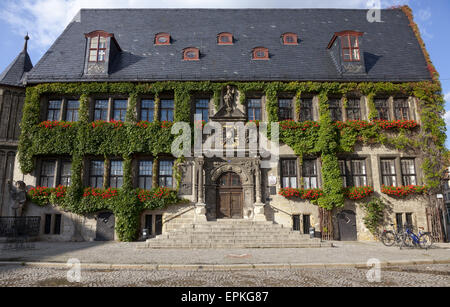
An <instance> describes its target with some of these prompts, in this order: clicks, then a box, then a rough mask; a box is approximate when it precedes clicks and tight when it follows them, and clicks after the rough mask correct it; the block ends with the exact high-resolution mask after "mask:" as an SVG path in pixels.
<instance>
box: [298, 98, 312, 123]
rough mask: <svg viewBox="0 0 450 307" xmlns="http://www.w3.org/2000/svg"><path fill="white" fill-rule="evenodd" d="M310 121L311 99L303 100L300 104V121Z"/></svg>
mask: <svg viewBox="0 0 450 307" xmlns="http://www.w3.org/2000/svg"><path fill="white" fill-rule="evenodd" d="M308 120H310V121H312V120H314V119H313V100H312V98H305V99H302V100H301V103H300V121H302V122H304V121H308Z"/></svg>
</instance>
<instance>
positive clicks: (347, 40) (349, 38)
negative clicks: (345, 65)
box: [340, 33, 361, 62]
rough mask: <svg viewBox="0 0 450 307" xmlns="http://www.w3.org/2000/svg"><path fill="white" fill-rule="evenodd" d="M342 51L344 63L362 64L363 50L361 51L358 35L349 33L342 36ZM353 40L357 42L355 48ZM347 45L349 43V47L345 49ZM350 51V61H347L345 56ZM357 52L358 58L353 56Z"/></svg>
mask: <svg viewBox="0 0 450 307" xmlns="http://www.w3.org/2000/svg"><path fill="white" fill-rule="evenodd" d="M340 37H341V49H342V60H343V61H344V62H360V61H361V50H360V47H359V46H360V44H359V39H358V37H359V36H358V35H354V34H351V33H347V34H344V35H341V36H340ZM352 39H354V40H355V42H356V47H354V46H353V45H352ZM345 43H348V45H347V46H348V47H344V46H346V45H345ZM346 50H348V52H349V57H350V58H349V59H346V55H345V51H346ZM355 51H357V56H355V54H353V52H355Z"/></svg>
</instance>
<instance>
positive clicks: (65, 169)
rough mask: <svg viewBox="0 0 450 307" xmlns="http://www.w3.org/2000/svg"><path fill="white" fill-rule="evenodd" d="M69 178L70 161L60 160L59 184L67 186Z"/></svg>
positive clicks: (70, 171)
mask: <svg viewBox="0 0 450 307" xmlns="http://www.w3.org/2000/svg"><path fill="white" fill-rule="evenodd" d="M71 178H72V162H70V161H62V162H61V168H60V176H59V184H60V185H63V186H65V187H68V186H70V180H71Z"/></svg>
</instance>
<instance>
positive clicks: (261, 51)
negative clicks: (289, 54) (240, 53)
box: [252, 47, 269, 60]
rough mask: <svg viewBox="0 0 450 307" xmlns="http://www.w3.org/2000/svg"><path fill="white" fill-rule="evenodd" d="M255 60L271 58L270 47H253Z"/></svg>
mask: <svg viewBox="0 0 450 307" xmlns="http://www.w3.org/2000/svg"><path fill="white" fill-rule="evenodd" d="M252 54H253V60H268V59H269V49H267V48H262V47H259V48H255V49H253V52H252Z"/></svg>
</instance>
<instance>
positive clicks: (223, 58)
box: [27, 9, 431, 83]
mask: <svg viewBox="0 0 450 307" xmlns="http://www.w3.org/2000/svg"><path fill="white" fill-rule="evenodd" d="M366 16H367V10H348V9H83V10H81V11H80V12H79V13H78V15H77V16H76V17H75V19H74V20H73V21H72V22H71V23H70V24H69V25H68V27H67V28H66V29H65V31H64V32H63V34H62V35H61V36H60V37H59V38H58V39H57V40H56V42H55V43H54V45H53V46H52V47H51V48H50V49H49V50H48V52H47V53H46V54H45V55H44V56H43V58H42V59H41V60H40V62H39V63H38V64H37V65H36V66H35V67H34V69H33V70H32V71H31V72H30V73H29V74H28V76H27V80H28V82H29V83H39V82H64V81H67V82H69V81H70V82H72V81H89V80H93V81H161V80H191V81H195V80H212V81H220V80H227V81H231V80H236V81H238V80H241V81H252V80H258V81H265V80H281V81H291V80H299V81H419V80H431V76H430V73H429V71H428V69H427V63H426V60H425V58H424V55H423V52H422V51H421V49H420V46H419V43H418V41H417V39H416V37H415V35H414V33H413V31H412V29H411V28H410V26H409V20H408V18H407V16H406V15H405V14H404V13H403V12H402V11H401V10H400V9H389V10H382V12H381V19H382V21H383V22H381V23H377V22H374V23H369V22H368V21H367V18H366ZM94 30H104V31H107V32H109V33H113V34H114V35H115V38H116V39H117V42H118V43H119V45H120V47H121V48H122V50H123V52H122V53H121V54H120V55H119V56H117V57H116V59H115V60H114V62H113V63H111V68H110V73H109V75H107V76H104V77H95V78H93V77H92V76H90V77H89V76H85V75H83V71H84V61H85V48H86V38H85V36H84V34H85V33H89V32H92V31H94ZM343 30H354V31H360V32H364V36H363V37H362V48H363V49H362V56H364V59H365V65H366V71H367V74H364V75H361V76H360V75H358V76H342V75H341V74H339V72H338V70H337V68H336V66H335V64H334V63H333V61H332V59H331V56H330V54H329V51H328V50H327V45H328V43H329V42H330V40H331V39H332V37H333V34H334V33H335V32H340V31H343ZM160 32H167V33H170V35H171V36H172V40H173V41H172V44H171V45H170V46H155V45H154V37H155V34H157V33H160ZM221 32H231V33H232V34H233V35H234V38H235V42H234V45H231V46H219V45H217V34H219V33H221ZM286 32H294V33H297V34H298V35H299V39H300V43H299V45H296V46H285V45H283V44H282V43H281V35H282V34H283V33H286ZM187 47H197V48H200V54H201V59H200V61H183V60H182V50H183V49H185V48H187ZM255 47H266V48H269V52H270V60H268V61H254V60H252V59H251V53H252V49H253V48H255Z"/></svg>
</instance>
